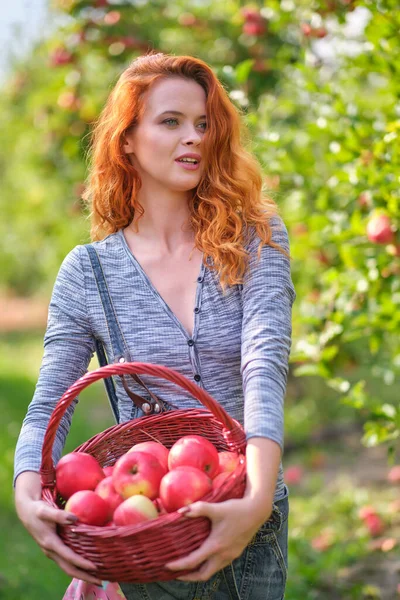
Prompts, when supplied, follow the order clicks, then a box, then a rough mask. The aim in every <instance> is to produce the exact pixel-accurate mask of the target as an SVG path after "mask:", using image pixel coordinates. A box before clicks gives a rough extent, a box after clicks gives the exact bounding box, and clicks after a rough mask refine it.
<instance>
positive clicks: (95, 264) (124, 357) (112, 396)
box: [85, 244, 165, 420]
mask: <svg viewBox="0 0 400 600" xmlns="http://www.w3.org/2000/svg"><path fill="white" fill-rule="evenodd" d="M85 247H86V250H87V252H88V254H89V258H90V262H91V264H92V269H93V274H94V277H95V280H96V284H97V289H98V292H99V295H100V300H101V303H102V305H103V310H104V315H105V317H106V323H107V327H108V331H109V335H110V341H111V346H112V350H113V354H114V362H130V361H131V357H130V353H129V350H128V345H127V343H126V341H125V338H124V335H123V333H122V330H121V327H120V324H119V322H118V318H117V314H116V312H115V309H114V305H113V303H112V300H111V296H110V292H109V289H108V285H107V281H106V278H105V276H104V272H103V267H102V265H101V262H100V259H99V256H98V254H97V252H96V249H95V248H94V246H93V245H92V244H86V246H85ZM96 353H97V357H98V360H99V364H100V366H104V365H105V364H107V357H106V353H105V350H104V346H103V344H102V343H101V341H100V340H96ZM130 377H131V378H132V379H134V380H135V381H136V383H138V384H139V385H141V386H142V387H143V388H144V389H145V390H146V391H147V393H148V394H149V396H150V398H151V400H150V402H149V401H148V400H146V399H144V398H142V397H141V396H139V395H138V394H135V393H134V392H132V391H131V390H130V389H129V387H128V384H127V383H126V379H125V377H124V376H123V375H122V376H121V380H122V385H123V387H124V389H125V391H126V393H127V394H128V396H129V397H130V398H131V400H132V401H133V403H134V404H135V405H136V406H137V407H139V408H140V409H141V410H143V412H144V413H146V414H150V413H153V412H156V413H159V412H163V411H164V410H165V406H164V403H163V401H162V400H160V398H158V397H157V396H156V395H155V394H154V393H153V392H152V391H151V390H149V388H148V387H147V385H146V384H145V383H144V382H143V381H142V380H141V379H140V377H139V376H138V375H131V376H130ZM104 383H105V385H106V390H107V394H108V397H109V400H110V404H111V408H112V410H113V413H114V416H115V417H116V418H117V415H118V420H119V411H118V399H117V395H116V391H115V385H114V381H113V380H112V378H111V377H110V378H106V379H104Z"/></svg>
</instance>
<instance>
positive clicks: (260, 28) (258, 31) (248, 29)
mask: <svg viewBox="0 0 400 600" xmlns="http://www.w3.org/2000/svg"><path fill="white" fill-rule="evenodd" d="M265 31H266V27H265V24H264V23H263V22H262V21H258V22H256V21H246V23H244V25H243V33H245V34H246V35H254V36H259V35H262V34H263V33H265Z"/></svg>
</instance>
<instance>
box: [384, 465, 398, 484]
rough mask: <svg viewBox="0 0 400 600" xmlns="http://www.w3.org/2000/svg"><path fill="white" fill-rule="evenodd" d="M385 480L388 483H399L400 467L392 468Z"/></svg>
mask: <svg viewBox="0 0 400 600" xmlns="http://www.w3.org/2000/svg"><path fill="white" fill-rule="evenodd" d="M387 478H388V481H390V483H400V465H395V466H394V467H392V468H391V469H390V471H389V473H388V477H387Z"/></svg>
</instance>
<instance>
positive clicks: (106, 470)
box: [103, 466, 114, 477]
mask: <svg viewBox="0 0 400 600" xmlns="http://www.w3.org/2000/svg"><path fill="white" fill-rule="evenodd" d="M103 471H104V475H105V476H106V477H110V476H111V475H112V472H113V471H114V466H112V467H104V468H103Z"/></svg>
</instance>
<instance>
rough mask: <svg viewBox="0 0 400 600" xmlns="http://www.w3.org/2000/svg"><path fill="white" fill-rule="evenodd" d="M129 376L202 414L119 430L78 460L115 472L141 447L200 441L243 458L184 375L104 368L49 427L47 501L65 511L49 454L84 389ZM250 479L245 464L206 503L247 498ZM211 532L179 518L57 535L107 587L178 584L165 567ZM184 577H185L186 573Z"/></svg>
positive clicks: (215, 408)
mask: <svg viewBox="0 0 400 600" xmlns="http://www.w3.org/2000/svg"><path fill="white" fill-rule="evenodd" d="M130 373H136V374H138V375H141V374H146V375H154V376H156V377H162V378H163V379H166V380H168V381H171V382H173V383H176V384H177V385H179V386H180V387H181V388H183V389H184V390H186V391H188V392H190V393H191V394H192V396H194V397H195V398H196V399H197V400H199V401H200V402H201V403H202V404H203V406H204V407H205V409H204V408H201V409H188V410H174V411H170V412H165V413H163V414H159V415H152V416H145V417H140V418H138V419H134V420H131V421H128V422H126V423H122V424H119V425H114V426H113V427H110V428H109V429H106V430H105V431H103V432H102V433H99V434H97V435H95V436H94V437H93V438H91V439H90V440H88V441H87V442H85V443H84V444H82V445H81V446H79V447H78V448H77V449H76V450H75V452H87V453H89V454H92V455H93V456H94V457H95V458H96V459H97V460H98V462H99V463H100V465H101V466H102V467H105V466H109V465H113V464H114V463H115V462H116V460H117V459H118V458H119V457H120V456H121V455H122V454H124V453H125V452H126V451H127V450H129V449H130V448H131V447H132V446H133V445H134V444H136V443H139V442H143V441H148V440H154V439H156V440H158V441H160V442H161V443H163V444H165V446H167V448H170V447H171V446H172V445H173V444H174V443H175V442H176V440H177V439H178V438H180V437H182V436H183V435H189V434H198V435H202V436H204V437H205V438H207V439H208V440H210V442H212V443H213V444H214V445H215V446H216V448H217V449H218V450H219V451H220V450H232V451H236V452H239V453H242V454H244V452H245V446H246V439H245V434H244V431H243V428H242V427H241V425H240V424H239V423H238V422H237V421H235V420H234V419H232V418H231V417H230V416H229V415H228V414H227V413H226V411H225V410H224V409H223V408H222V407H221V406H220V405H219V404H218V403H217V402H216V401H215V400H214V399H213V398H212V397H211V396H210V395H209V394H208V393H207V392H205V391H204V390H203V389H201V388H200V387H199V386H198V385H196V384H195V383H192V382H191V381H189V380H188V379H187V378H186V377H184V376H183V375H180V374H179V373H177V372H176V371H173V370H172V369H169V368H167V367H163V366H160V365H153V364H147V363H125V364H118V365H107V366H105V367H102V368H100V369H97V370H95V371H92V372H90V373H87V374H86V375H85V376H84V377H81V378H80V379H78V381H76V382H75V383H74V384H73V385H72V386H71V387H70V388H69V389H68V390H67V391H66V392H65V394H64V395H63V396H62V398H61V399H60V400H59V402H58V403H57V406H56V407H55V409H54V412H53V414H52V416H51V419H50V421H49V424H48V427H47V430H46V434H45V438H44V443H43V450H42V464H41V470H40V474H41V481H42V499H43V500H45V501H46V502H48V503H49V504H51V505H52V506H58V507H62V506H63V505H64V501H63V499H62V498H60V497H59V496H58V495H57V492H56V487H55V483H56V482H55V467H54V465H53V460H52V450H53V444H54V439H55V436H56V432H57V429H58V426H59V424H60V421H61V419H62V417H63V415H64V413H65V411H66V409H67V408H68V406H70V404H71V403H72V401H73V400H74V398H76V396H77V395H78V394H79V393H80V392H81V391H82V390H83V389H84V388H86V387H87V386H89V385H90V384H92V383H94V382H95V381H98V380H99V379H104V378H105V377H110V376H111V375H127V374H130ZM245 471H246V469H245V465H244V461H240V464H239V465H238V467H237V468H236V470H235V471H234V472H233V473H232V475H231V476H230V477H228V478H227V479H226V481H225V482H224V483H223V484H222V485H221V487H219V488H218V489H217V490H213V491H211V492H210V493H209V494H208V495H207V496H205V498H204V499H205V500H207V501H209V502H221V501H224V500H228V499H230V498H241V497H242V496H243V494H244V490H245V477H246V476H245ZM209 531H210V521H209V519H207V518H205V517H199V518H197V519H187V518H185V517H184V516H182V515H181V514H179V513H177V512H173V513H169V514H166V515H161V516H159V517H158V518H157V519H154V520H151V521H147V522H146V523H142V524H140V525H132V526H131V525H129V526H115V525H113V526H110V527H95V526H90V525H83V524H77V525H68V526H65V527H59V535H60V536H61V538H62V539H63V541H64V543H65V544H66V545H67V546H69V547H70V548H72V549H73V550H74V551H75V552H76V553H78V554H80V555H81V556H84V557H85V558H87V559H89V560H91V561H92V562H93V563H94V564H95V565H96V566H97V569H96V570H95V571H93V572H92V574H93V575H95V576H97V577H99V578H100V579H102V580H106V581H119V582H132V583H150V582H154V581H168V580H171V579H174V578H175V577H176V576H177V575H176V574H175V573H174V572H171V571H169V570H168V569H166V568H165V567H164V565H165V564H166V563H167V562H169V561H172V560H176V559H178V558H181V557H183V556H185V555H187V554H189V553H190V552H192V551H193V550H195V549H196V548H198V547H199V546H200V545H201V544H202V543H203V541H204V540H205V539H206V537H207V536H208V534H209ZM186 572H188V571H185V573H186ZM179 574H180V575H183V571H181V572H180V573H179Z"/></svg>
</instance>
